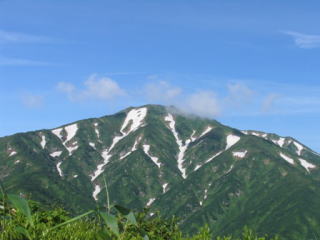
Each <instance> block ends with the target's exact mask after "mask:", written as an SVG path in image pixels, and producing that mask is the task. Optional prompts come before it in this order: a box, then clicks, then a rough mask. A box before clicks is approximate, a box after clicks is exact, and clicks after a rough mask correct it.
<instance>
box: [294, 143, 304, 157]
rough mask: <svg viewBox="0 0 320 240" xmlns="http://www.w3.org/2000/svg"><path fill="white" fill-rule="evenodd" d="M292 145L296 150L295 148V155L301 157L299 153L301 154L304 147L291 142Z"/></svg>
mask: <svg viewBox="0 0 320 240" xmlns="http://www.w3.org/2000/svg"><path fill="white" fill-rule="evenodd" d="M293 144H294V145H295V146H296V148H297V154H298V155H299V156H301V152H302V150H303V149H304V147H303V146H302V145H301V144H300V143H297V142H293Z"/></svg>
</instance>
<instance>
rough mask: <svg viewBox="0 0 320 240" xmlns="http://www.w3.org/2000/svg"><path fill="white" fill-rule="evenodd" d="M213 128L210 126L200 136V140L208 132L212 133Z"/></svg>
mask: <svg viewBox="0 0 320 240" xmlns="http://www.w3.org/2000/svg"><path fill="white" fill-rule="evenodd" d="M212 129H213V128H212V127H210V126H208V127H207V128H206V129H205V130H204V131H203V133H201V134H200V136H199V137H198V138H201V137H203V136H204V135H206V134H207V133H208V132H210V131H211V130H212Z"/></svg>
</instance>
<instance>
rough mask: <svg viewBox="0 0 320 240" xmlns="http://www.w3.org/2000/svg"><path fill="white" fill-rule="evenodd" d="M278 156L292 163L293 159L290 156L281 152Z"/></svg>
mask: <svg viewBox="0 0 320 240" xmlns="http://www.w3.org/2000/svg"><path fill="white" fill-rule="evenodd" d="M280 157H282V158H283V159H284V160H286V161H287V162H288V163H290V164H292V165H293V164H294V160H293V159H292V158H290V157H288V156H287V155H285V154H283V153H280Z"/></svg>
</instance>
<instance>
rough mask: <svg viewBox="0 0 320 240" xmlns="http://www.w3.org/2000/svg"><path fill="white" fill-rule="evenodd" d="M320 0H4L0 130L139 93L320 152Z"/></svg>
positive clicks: (104, 106) (58, 118) (48, 124)
mask: <svg viewBox="0 0 320 240" xmlns="http://www.w3.org/2000/svg"><path fill="white" fill-rule="evenodd" d="M319 10H320V3H319V1H315V0H309V1H295V0H291V1H275V0H270V1H267V2H264V3H263V4H262V1H254V0H248V1H213V0H211V1H205V0H203V1H199V0H198V1H195V0H184V1H182V0H170V1H165V0H164V1H150V0H149V1H146V0H138V1H132V0H131V1H122V0H117V1H108V0H104V1H98V0H90V1H84V0H83V1H82V0H77V1H75V0H74V1H73V0H64V1H57V0H55V1H53V0H51V1H49V0H41V1H40V0H23V1H21V0H19V1H18V0H0V108H1V115H0V136H5V135H9V134H13V133H16V132H20V131H29V130H36V129H42V128H53V127H55V126H58V125H61V124H65V123H68V122H71V121H75V120H79V119H83V118H90V117H98V116H103V115H106V114H111V113H114V112H116V111H118V110H121V109H123V108H126V107H128V106H137V105H142V104H146V103H160V104H174V105H177V106H179V107H180V108H182V109H184V110H186V111H189V112H191V113H195V114H198V115H202V116H205V117H211V118H215V119H217V120H219V121H221V122H222V123H224V124H227V125H230V126H233V127H235V128H240V129H257V130H262V131H267V132H274V133H278V134H279V135H283V136H293V137H295V138H297V139H298V140H299V141H301V142H302V143H304V144H306V145H308V146H310V147H311V148H313V149H314V150H316V151H318V152H320V136H319V133H320V131H319V120H320V81H319V76H320V68H319V62H320V61H319V60H320V55H319V54H320V30H319V26H318V25H319V24H318V23H319V22H320V15H319Z"/></svg>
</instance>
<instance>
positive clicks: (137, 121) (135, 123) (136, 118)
mask: <svg viewBox="0 0 320 240" xmlns="http://www.w3.org/2000/svg"><path fill="white" fill-rule="evenodd" d="M146 115H147V108H138V109H132V110H130V112H128V114H127V117H126V119H125V121H124V123H123V125H122V127H121V129H120V132H121V133H122V134H123V135H125V134H126V135H128V134H130V133H131V132H134V131H136V130H137V129H138V128H139V127H141V125H142V124H143V121H144V118H145V117H146ZM130 122H132V123H131V125H130V128H129V129H128V130H127V133H125V132H124V130H125V129H126V128H127V126H128V124H129V123H130Z"/></svg>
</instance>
